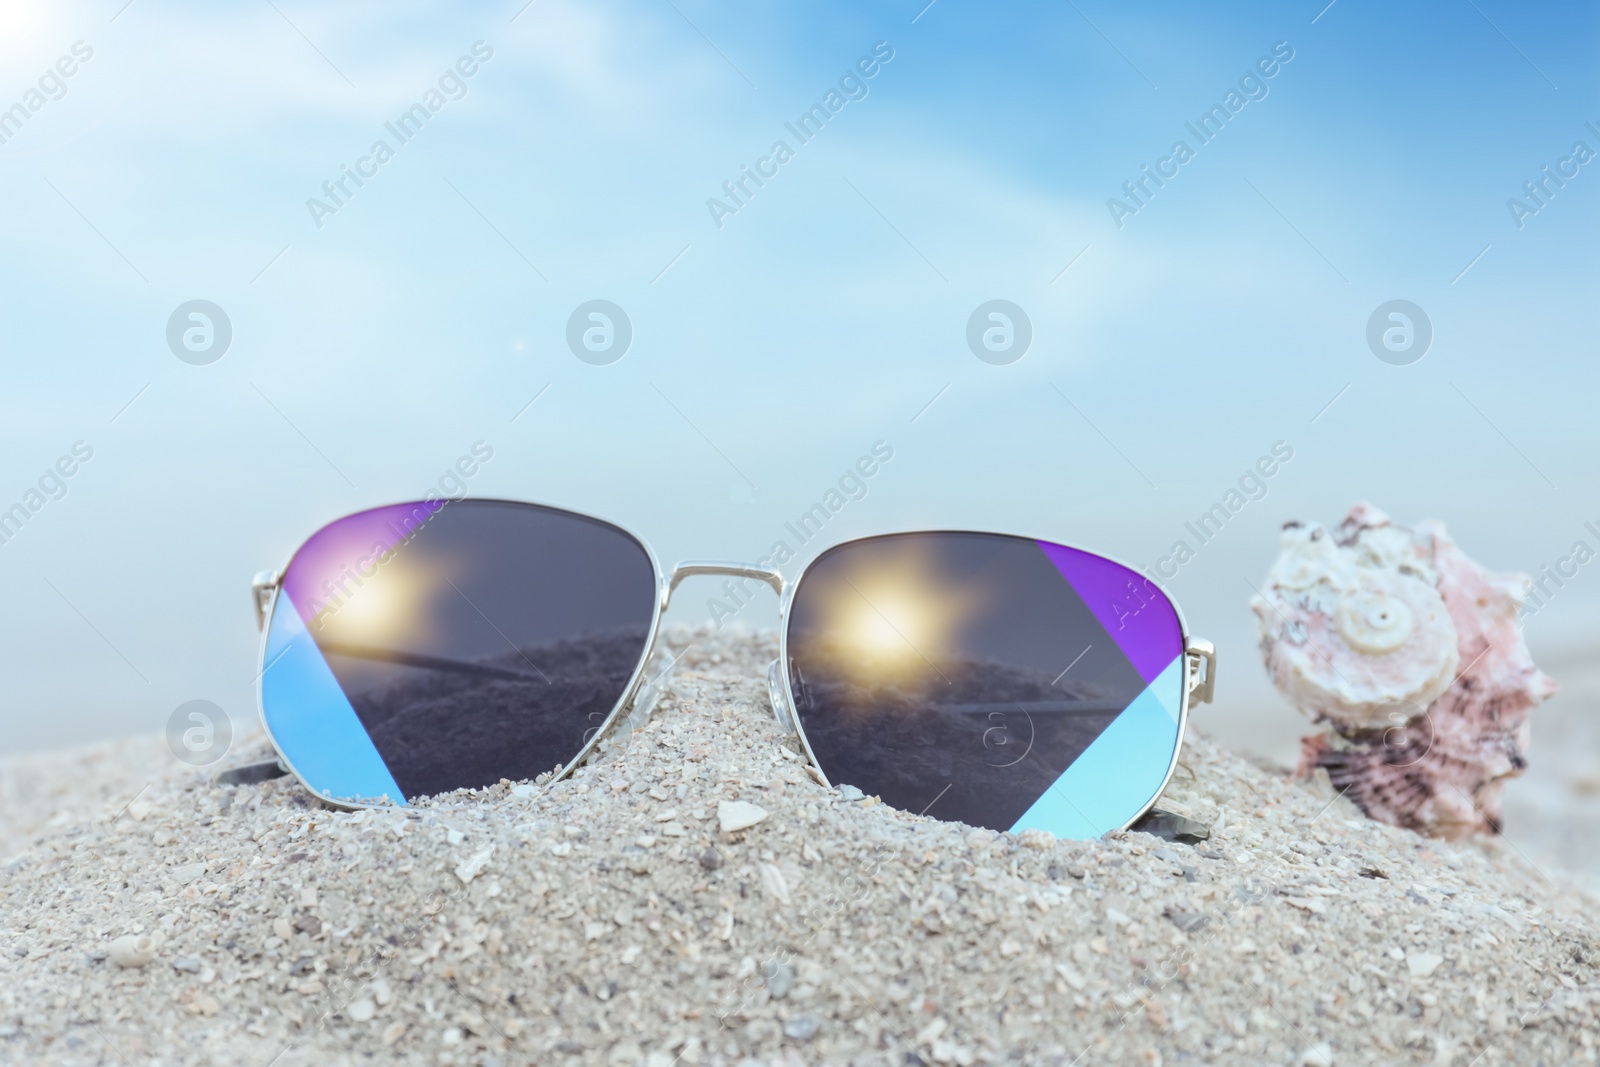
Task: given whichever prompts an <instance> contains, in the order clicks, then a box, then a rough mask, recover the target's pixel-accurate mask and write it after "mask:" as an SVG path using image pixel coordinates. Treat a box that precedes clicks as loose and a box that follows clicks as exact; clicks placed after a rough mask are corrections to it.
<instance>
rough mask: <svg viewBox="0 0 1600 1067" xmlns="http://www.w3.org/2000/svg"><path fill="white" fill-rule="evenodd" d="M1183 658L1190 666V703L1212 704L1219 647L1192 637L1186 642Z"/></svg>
mask: <svg viewBox="0 0 1600 1067" xmlns="http://www.w3.org/2000/svg"><path fill="white" fill-rule="evenodd" d="M1183 657H1184V661H1185V662H1186V663H1187V664H1188V677H1189V703H1191V704H1209V703H1211V696H1212V693H1213V692H1214V691H1215V690H1216V685H1217V646H1216V645H1213V644H1212V643H1211V642H1210V641H1207V640H1204V639H1203V638H1199V637H1191V638H1189V639H1188V640H1187V641H1185V642H1184V646H1183Z"/></svg>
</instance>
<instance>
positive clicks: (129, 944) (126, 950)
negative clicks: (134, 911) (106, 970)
mask: <svg viewBox="0 0 1600 1067" xmlns="http://www.w3.org/2000/svg"><path fill="white" fill-rule="evenodd" d="M158 944H159V942H157V940H156V939H155V938H154V937H152V936H150V935H149V934H124V935H123V936H121V937H119V938H117V939H115V940H114V941H112V942H111V944H110V945H108V946H107V947H106V955H108V956H110V957H111V962H112V963H114V964H116V965H117V966H118V967H143V966H144V965H145V964H147V963H149V962H150V961H151V960H153V959H155V958H156V947H157V945H158Z"/></svg>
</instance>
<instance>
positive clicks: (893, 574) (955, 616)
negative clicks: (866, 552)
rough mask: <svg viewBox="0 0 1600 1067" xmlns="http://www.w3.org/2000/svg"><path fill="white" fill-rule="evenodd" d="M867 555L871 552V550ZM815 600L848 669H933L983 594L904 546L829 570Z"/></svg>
mask: <svg viewBox="0 0 1600 1067" xmlns="http://www.w3.org/2000/svg"><path fill="white" fill-rule="evenodd" d="M872 555H877V554H876V553H874V554H872ZM826 581H827V584H826V586H825V587H824V592H823V595H822V597H821V599H820V600H819V603H820V604H821V606H822V611H823V614H824V616H825V617H826V618H827V619H828V620H829V621H828V622H827V624H826V629H827V630H828V632H830V633H831V634H833V635H834V641H833V642H830V643H834V644H836V649H837V652H838V653H840V654H841V655H842V656H843V657H844V658H846V659H847V660H848V662H845V663H841V664H840V666H841V667H844V668H846V669H847V671H849V672H850V673H856V672H857V671H861V672H872V673H874V674H877V675H879V676H880V677H883V680H890V679H889V677H887V676H886V675H897V674H903V673H905V672H908V671H913V672H914V671H919V670H920V671H923V672H929V671H931V672H935V673H936V672H938V670H939V667H938V663H939V662H940V661H941V660H942V659H946V658H948V657H949V655H950V654H951V652H952V650H953V649H954V648H955V647H956V645H957V641H958V639H959V636H960V627H961V625H962V623H963V622H965V621H966V620H967V619H968V618H970V617H971V616H972V614H973V613H974V612H975V611H976V610H978V608H979V607H981V605H982V604H983V603H984V602H985V601H986V600H987V599H988V598H987V597H986V596H985V595H984V593H983V591H982V589H981V588H980V587H978V586H977V585H976V584H974V583H965V584H961V583H958V582H957V581H955V580H953V579H952V578H951V577H950V576H947V575H944V574H941V573H939V571H938V570H937V569H936V568H935V566H934V565H933V562H932V560H931V559H930V557H929V556H928V554H926V553H924V552H914V553H913V552H908V551H906V550H905V549H904V548H903V547H902V548H897V550H896V551H895V552H893V553H892V554H884V556H883V557H880V558H877V559H873V558H871V557H870V556H869V557H868V558H864V559H860V561H859V562H858V563H856V564H855V565H853V566H851V567H850V568H849V569H847V570H843V571H840V572H838V573H836V574H832V575H829V576H828V578H827V579H826Z"/></svg>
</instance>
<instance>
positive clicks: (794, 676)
mask: <svg viewBox="0 0 1600 1067" xmlns="http://www.w3.org/2000/svg"><path fill="white" fill-rule="evenodd" d="M786 641H787V653H788V661H787V668H788V675H789V682H790V688H791V691H792V693H793V695H794V699H795V709H796V713H797V715H798V717H799V720H800V723H801V725H802V726H803V728H804V730H805V735H806V739H807V743H808V744H809V745H810V747H811V751H812V753H813V755H814V756H815V757H816V760H817V763H818V765H819V766H820V767H821V768H822V771H823V773H824V774H826V775H827V776H828V778H829V780H830V781H832V782H833V783H834V784H836V785H843V784H849V785H853V786H856V787H857V788H859V789H861V790H862V791H863V792H865V793H867V794H869V795H871V794H876V795H879V796H881V797H882V798H883V799H884V800H885V801H886V802H887V803H889V804H891V805H893V806H895V807H898V808H902V809H904V810H907V811H911V812H916V813H922V814H927V815H930V816H933V817H936V818H940V819H946V820H951V821H959V822H964V823H968V824H971V825H973V826H983V827H988V828H991V829H996V830H1021V829H1027V828H1029V827H1038V828H1040V829H1046V830H1049V831H1050V832H1051V833H1053V834H1055V835H1056V836H1058V837H1071V838H1084V837H1096V836H1099V835H1100V834H1103V833H1105V832H1107V831H1109V830H1115V829H1119V828H1121V827H1122V826H1124V825H1125V824H1127V823H1128V822H1129V821H1130V820H1132V819H1133V818H1134V817H1136V816H1137V815H1138V814H1139V813H1140V812H1141V811H1143V810H1144V809H1145V808H1146V807H1148V806H1149V804H1150V803H1151V802H1152V801H1154V799H1155V797H1156V795H1157V794H1158V793H1159V792H1160V790H1161V787H1162V785H1163V784H1164V783H1165V781H1166V778H1167V775H1168V772H1169V771H1170V769H1171V766H1172V761H1173V759H1174V758H1175V756H1176V753H1177V747H1178V743H1179V739H1180V738H1179V735H1180V729H1181V725H1180V721H1181V718H1182V708H1183V685H1184V681H1185V680H1184V670H1183V662H1184V657H1183V629H1182V626H1181V624H1180V623H1179V620H1178V615H1177V611H1176V609H1175V608H1174V607H1173V606H1172V603H1171V602H1170V601H1169V600H1168V599H1167V597H1166V596H1165V595H1164V594H1163V593H1162V592H1161V591H1160V590H1159V589H1157V588H1156V587H1155V586H1154V585H1153V584H1152V583H1151V582H1150V581H1149V580H1147V579H1146V578H1144V577H1143V576H1142V575H1140V574H1138V573H1137V572H1136V571H1133V570H1130V569H1128V568H1127V567H1124V566H1122V565H1121V564H1118V563H1114V562H1112V561H1111V560H1108V559H1105V558H1103V557H1100V556H1096V555H1094V554H1092V553H1088V552H1083V551H1080V550H1078V549H1073V548H1068V547H1066V546H1063V545H1057V544H1052V543H1050V542H1046V541H1034V540H1030V539H1027V538H1020V537H1009V536H1003V535H999V534H984V533H915V534H894V535H890V536H886V537H874V538H867V539H864V540H860V541H852V542H849V543H847V544H844V545H841V546H839V547H837V548H834V549H831V550H829V551H828V552H826V553H824V554H823V555H822V556H820V557H819V558H818V559H817V560H816V561H815V562H814V563H812V564H811V566H810V567H809V568H807V570H806V571H805V573H804V575H803V576H802V577H801V579H800V584H799V586H798V587H797V588H796V590H795V594H794V599H793V601H792V603H791V605H790V616H789V624H788V630H787V634H786Z"/></svg>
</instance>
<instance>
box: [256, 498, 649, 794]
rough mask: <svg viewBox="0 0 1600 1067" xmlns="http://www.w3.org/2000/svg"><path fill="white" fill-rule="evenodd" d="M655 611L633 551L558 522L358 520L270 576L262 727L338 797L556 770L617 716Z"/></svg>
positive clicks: (482, 507)
mask: <svg viewBox="0 0 1600 1067" xmlns="http://www.w3.org/2000/svg"><path fill="white" fill-rule="evenodd" d="M656 600H657V578H656V572H655V566H654V564H653V563H652V561H651V559H650V556H649V553H648V552H647V551H646V550H645V549H644V547H643V546H642V545H641V544H640V543H639V542H638V541H637V540H635V539H634V538H633V537H632V536H631V535H630V534H628V533H627V532H625V531H623V530H621V529H619V528H617V527H615V526H611V525H609V524H607V523H604V522H600V521H598V520H595V519H590V518H587V517H585V516H582V515H577V514H574V513H572V512H567V511H560V510H557V509H555V508H547V507H541V506H537V505H532V504H517V503H510V502H504V501H480V500H467V501H459V502H451V501H440V500H436V501H430V502H423V503H414V504H399V505H394V506H391V507H384V508H375V509H373V510H371V511H364V512H360V513H359V514H356V515H351V516H348V517H347V518H343V519H340V520H338V521H337V522H334V523H332V524H331V525H329V526H326V527H324V528H323V529H321V530H319V531H318V532H317V533H316V534H314V535H313V536H312V537H311V538H310V539H309V540H308V541H307V542H306V543H305V545H303V546H302V547H301V548H300V550H299V551H298V552H297V553H296V554H295V556H294V559H293V560H292V561H291V562H290V564H289V567H288V569H287V570H286V572H285V573H284V577H283V582H282V587H281V590H280V592H279V595H278V600H277V602H276V604H275V606H274V608H273V617H272V622H271V624H270V626H269V628H268V634H267V655H266V663H265V671H264V673H263V675H262V680H261V685H262V690H261V693H262V710H263V714H264V716H265V719H266V723H267V727H268V729H269V730H270V731H271V733H272V736H273V739H274V740H275V741H276V742H277V744H278V746H279V748H280V750H281V751H282V752H283V754H284V756H285V757H286V758H287V759H288V760H289V762H290V764H291V765H292V766H293V767H294V769H295V770H296V771H297V772H298V773H299V774H300V775H301V777H302V778H304V779H305V780H306V782H307V784H308V785H310V786H311V787H312V788H313V789H314V790H316V791H317V792H318V793H321V794H323V795H324V796H328V797H332V798H335V799H344V800H361V799H368V800H370V799H376V798H378V797H387V798H388V799H389V800H390V801H391V802H394V803H404V802H405V800H406V799H408V798H411V797H417V796H426V795H434V794H438V793H444V792H450V791H453V790H457V789H463V788H476V787H481V786H486V785H491V784H493V783H494V782H497V781H499V780H500V779H501V778H507V779H510V780H512V781H518V780H521V779H526V778H532V777H535V776H536V775H538V774H540V773H543V772H545V771H549V770H551V769H553V768H554V767H555V766H556V765H557V764H564V763H567V762H569V761H571V759H572V758H573V757H574V756H576V755H577V754H578V752H579V751H580V750H581V749H582V748H583V746H584V744H585V743H586V742H587V741H588V740H589V738H590V737H592V736H593V735H594V733H595V732H596V731H597V730H598V729H599V728H600V726H601V725H602V724H603V723H604V722H605V720H606V719H607V717H608V716H609V714H610V713H611V712H612V710H613V709H614V708H615V707H616V705H617V702H618V701H619V700H620V699H621V698H622V696H623V694H624V691H625V690H626V688H627V686H628V685H629V683H630V682H631V680H632V679H633V677H634V675H635V674H636V672H637V670H638V668H639V666H640V664H641V662H642V660H643V657H644V654H645V646H646V643H647V641H648V638H649V635H650V632H651V630H652V627H653V625H654V622H655V612H656Z"/></svg>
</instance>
